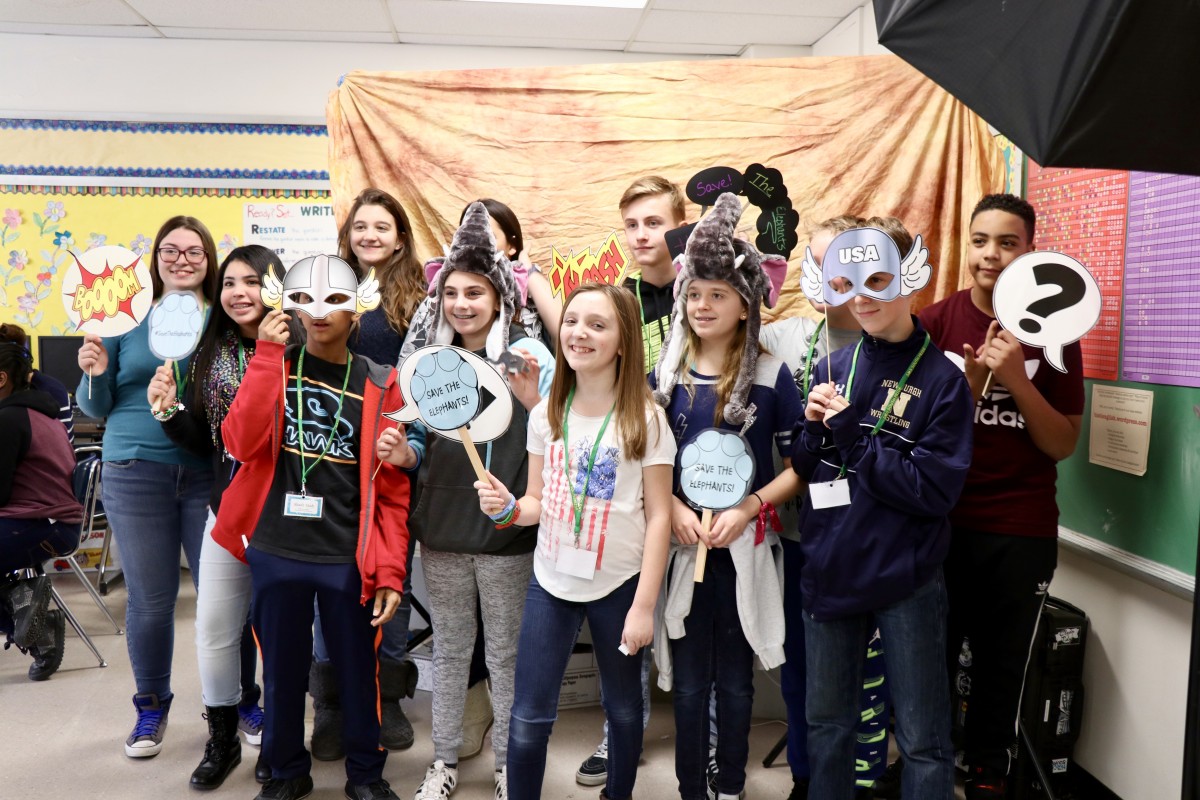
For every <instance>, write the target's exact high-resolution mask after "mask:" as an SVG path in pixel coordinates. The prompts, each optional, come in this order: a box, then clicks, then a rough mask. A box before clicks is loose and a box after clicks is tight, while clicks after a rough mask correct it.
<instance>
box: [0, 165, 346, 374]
mask: <svg viewBox="0 0 1200 800" xmlns="http://www.w3.org/2000/svg"><path fill="white" fill-rule="evenodd" d="M15 189H16V187H10V188H9V189H8V190H5V189H3V188H0V239H2V248H0V322H15V323H16V324H18V325H20V326H21V327H23V328H24V329H25V330H26V332H28V333H30V334H31V335H33V336H38V335H60V334H65V333H73V332H74V328H73V326H72V325H71V323H70V322H69V321H68V319H67V314H66V311H65V309H64V308H63V303H62V299H61V297H62V295H61V289H62V276H63V273H64V272H65V271H66V268H67V266H69V265H70V263H71V256H70V253H69V252H68V251H69V250H74V251H76V252H77V253H82V252H84V251H86V250H89V249H91V248H93V247H100V246H102V245H121V246H122V247H128V248H129V249H131V250H133V251H135V252H138V253H143V252H148V251H149V249H150V247H151V245H152V244H153V241H154V235H155V233H157V231H158V228H159V226H160V225H161V224H162V223H163V222H164V221H165V220H167V219H169V218H170V217H173V216H175V215H177V214H186V215H189V216H193V217H196V218H197V219H199V220H200V221H201V222H203V223H204V224H205V225H206V226H208V229H209V231H210V232H211V233H212V235H213V239H214V240H215V241H216V243H217V254H218V256H220V257H221V258H224V256H225V254H227V253H228V252H229V251H230V250H232V249H233V248H235V247H237V246H239V245H241V244H242V223H243V213H244V207H245V204H246V203H262V202H265V201H269V200H270V199H279V200H280V202H300V201H303V200H309V201H310V202H311V201H312V200H319V201H325V202H327V201H328V197H329V194H328V192H322V191H317V190H312V191H299V192H298V191H287V190H279V191H250V190H245V191H243V190H211V193H209V190H153V189H126V190H119V189H111V188H105V189H101V190H99V191H97V192H96V193H92V194H88V193H71V192H80V190H79V189H68V188H67V187H40V188H38V189H34V188H33V187H20V190H19V191H18V190H15ZM33 349H34V352H36V347H34V348H33Z"/></svg>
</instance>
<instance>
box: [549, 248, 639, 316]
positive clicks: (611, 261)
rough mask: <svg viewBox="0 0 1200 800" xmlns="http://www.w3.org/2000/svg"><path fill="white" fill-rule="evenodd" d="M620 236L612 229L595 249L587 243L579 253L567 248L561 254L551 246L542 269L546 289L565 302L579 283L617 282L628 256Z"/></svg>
mask: <svg viewBox="0 0 1200 800" xmlns="http://www.w3.org/2000/svg"><path fill="white" fill-rule="evenodd" d="M621 239H622V236H620V235H619V234H618V232H617V231H613V232H612V233H610V234H609V235H608V238H607V239H605V240H604V244H602V245H600V247H599V248H597V250H596V252H595V253H592V249H591V248H590V247H587V248H584V250H583V251H582V252H579V253H576V252H575V251H574V250H568V251H567V255H565V256H564V255H563V254H562V252H561V251H560V250H559V249H558V248H557V247H554V248H551V257H552V262H551V264H550V266H549V267H548V268H547V269H546V280H548V281H550V291H551V293H552V294H553V295H554V296H555V297H557V298H558V300H559V302H560V303H563V304H565V303H566V302H567V298H568V297H570V296H571V292H573V291H575V287H576V286H578V285H579V284H581V283H607V284H611V285H613V286H620V285H621V281H623V280H625V273H626V271H627V267H628V265H629V256H628V254H626V252H625V248H624V246H623V245H622V244H621Z"/></svg>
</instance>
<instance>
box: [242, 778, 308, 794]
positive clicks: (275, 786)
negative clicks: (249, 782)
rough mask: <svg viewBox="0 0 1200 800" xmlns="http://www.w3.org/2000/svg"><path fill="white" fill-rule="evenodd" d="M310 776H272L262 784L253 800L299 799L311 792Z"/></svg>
mask: <svg viewBox="0 0 1200 800" xmlns="http://www.w3.org/2000/svg"><path fill="white" fill-rule="evenodd" d="M312 790H313V782H312V776H310V775H301V776H300V777H299V778H272V779H271V780H269V781H267V782H266V783H264V784H263V788H262V791H260V792H259V793H258V795H257V796H256V797H255V798H254V800H301V799H302V798H305V797H308V796H309V795H310V794H312Z"/></svg>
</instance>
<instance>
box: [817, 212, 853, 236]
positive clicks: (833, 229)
mask: <svg viewBox="0 0 1200 800" xmlns="http://www.w3.org/2000/svg"><path fill="white" fill-rule="evenodd" d="M866 224H867V221H866V220H865V219H863V218H862V217H860V216H858V215H857V214H840V215H838V216H836V217H830V218H829V219H827V220H824V221H822V222H814V223H811V224H809V226H808V231H807V233H808V238H810V239H811V238H812V237H814V236H816V235H817V234H818V233H821V232H822V231H829V232H830V233H832V234H833V235H834V236H837V235H838V234H839V233H845V232H846V231H849V230H854V229H855V228H861V227H863V226H864V225H866Z"/></svg>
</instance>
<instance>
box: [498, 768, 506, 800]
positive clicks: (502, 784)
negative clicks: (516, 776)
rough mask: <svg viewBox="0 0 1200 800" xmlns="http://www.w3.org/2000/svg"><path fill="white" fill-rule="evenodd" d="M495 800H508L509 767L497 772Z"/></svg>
mask: <svg viewBox="0 0 1200 800" xmlns="http://www.w3.org/2000/svg"><path fill="white" fill-rule="evenodd" d="M495 800H508V767H501V768H500V769H498V770H496V797H495Z"/></svg>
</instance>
